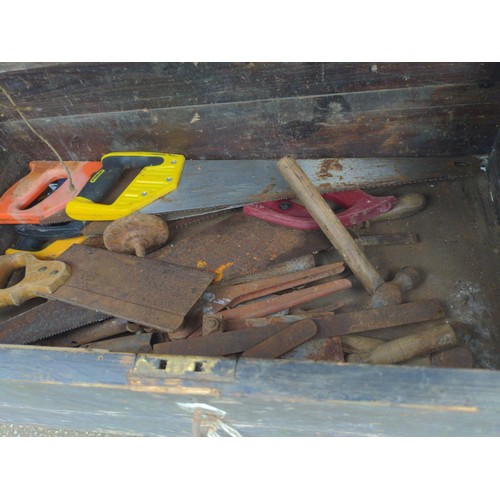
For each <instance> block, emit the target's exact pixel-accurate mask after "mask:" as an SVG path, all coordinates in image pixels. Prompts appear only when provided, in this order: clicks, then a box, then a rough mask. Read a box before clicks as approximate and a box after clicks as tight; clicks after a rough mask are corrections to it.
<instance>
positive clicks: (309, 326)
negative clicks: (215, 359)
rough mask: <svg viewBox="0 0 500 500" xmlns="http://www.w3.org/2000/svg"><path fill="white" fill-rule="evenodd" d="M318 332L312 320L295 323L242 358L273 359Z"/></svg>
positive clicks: (246, 352)
mask: <svg viewBox="0 0 500 500" xmlns="http://www.w3.org/2000/svg"><path fill="white" fill-rule="evenodd" d="M317 331H318V327H317V326H316V323H315V322H314V321H313V320H312V319H305V320H302V321H297V322H296V323H293V324H291V325H289V326H286V327H285V328H283V329H282V330H280V331H279V332H278V333H276V334H275V335H272V336H271V337H268V338H267V339H265V340H263V341H262V342H260V343H258V344H257V345H254V346H253V347H251V348H250V349H247V350H246V351H244V352H243V353H242V355H241V357H242V358H261V359H275V358H279V357H280V356H283V355H284V354H286V353H287V352H289V351H291V350H293V349H295V348H296V347H298V346H299V345H301V344H303V343H304V342H307V341H308V340H310V339H312V338H313V337H314V336H315V335H316V333H317Z"/></svg>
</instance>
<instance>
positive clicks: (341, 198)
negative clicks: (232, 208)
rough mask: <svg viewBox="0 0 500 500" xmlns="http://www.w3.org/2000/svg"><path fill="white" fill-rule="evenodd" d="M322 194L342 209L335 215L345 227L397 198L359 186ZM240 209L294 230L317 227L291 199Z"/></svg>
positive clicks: (369, 216)
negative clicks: (365, 189)
mask: <svg viewBox="0 0 500 500" xmlns="http://www.w3.org/2000/svg"><path fill="white" fill-rule="evenodd" d="M322 196H323V198H324V199H325V200H327V201H331V202H333V203H335V204H336V205H339V206H341V207H343V208H345V210H343V211H341V212H339V213H337V214H336V215H337V217H338V219H339V220H340V222H342V224H343V225H344V226H346V227H349V226H353V225H354V224H360V223H361V222H364V221H367V220H369V219H372V218H373V217H375V216H377V215H380V214H383V213H385V212H388V211H389V210H391V209H392V208H393V207H394V205H395V204H396V201H397V200H396V198H395V197H394V196H372V195H370V194H368V193H365V192H364V191H361V190H360V189H356V190H353V191H342V192H339V193H326V194H323V195H322ZM243 212H244V213H246V214H247V215H251V216H252V217H256V218H258V219H262V220H265V221H267V222H272V223H274V224H279V225H281V226H286V227H291V228H294V229H304V230H312V229H319V226H318V224H317V223H316V221H315V220H314V219H313V218H312V217H311V216H310V215H309V212H308V211H307V209H306V208H305V207H304V206H302V205H300V204H299V203H295V202H293V201H291V200H282V201H266V202H263V203H256V204H254V205H247V206H245V207H243Z"/></svg>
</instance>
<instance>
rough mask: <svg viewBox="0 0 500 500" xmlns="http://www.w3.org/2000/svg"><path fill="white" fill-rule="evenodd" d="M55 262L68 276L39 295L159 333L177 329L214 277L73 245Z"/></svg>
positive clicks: (177, 266)
mask: <svg viewBox="0 0 500 500" xmlns="http://www.w3.org/2000/svg"><path fill="white" fill-rule="evenodd" d="M59 260H61V261H62V262H64V263H66V264H68V265H69V267H70V268H71V276H70V277H69V278H68V280H67V281H66V282H65V283H64V285H61V286H60V287H59V288H58V289H57V290H56V291H55V292H53V293H51V294H50V295H48V294H40V295H42V296H43V297H46V298H49V299H54V300H56V301H61V302H69V303H70V304H74V305H78V306H81V307H84V308H86V309H91V310H94V311H96V310H98V311H101V312H103V313H105V314H107V315H108V316H114V317H116V318H123V319H126V320H128V321H131V322H132V323H137V324H140V325H144V326H150V327H153V328H157V329H159V330H161V331H173V330H175V329H176V328H178V327H179V326H180V325H181V323H182V321H183V320H184V317H185V315H186V314H187V313H188V312H189V310H190V309H191V308H192V307H193V305H194V304H195V302H196V301H197V300H199V298H200V297H201V296H202V294H203V292H204V291H205V289H206V288H207V287H208V285H209V284H210V283H211V282H212V280H213V278H214V274H213V273H210V272H208V271H204V270H201V269H196V268H189V267H185V266H180V265H175V264H170V263H167V262H160V261H158V260H153V259H149V258H141V257H136V256H132V255H125V254H119V253H115V252H109V251H108V250H103V249H100V248H92V247H86V246H84V245H72V246H71V247H69V249H68V250H66V251H65V252H64V253H63V254H61V256H60V257H59Z"/></svg>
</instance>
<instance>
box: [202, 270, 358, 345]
mask: <svg viewBox="0 0 500 500" xmlns="http://www.w3.org/2000/svg"><path fill="white" fill-rule="evenodd" d="M351 286H352V284H351V282H350V281H349V280H348V279H340V280H334V281H330V282H328V283H323V284H321V285H316V286H312V287H309V288H304V289H303V290H296V291H294V292H289V293H285V294H283V295H270V296H269V297H266V298H264V299H262V300H258V301H251V302H249V303H246V304H243V305H240V306H237V307H234V308H231V309H224V310H223V311H220V312H219V313H218V314H215V315H214V314H209V315H205V316H204V317H203V328H202V332H203V334H204V335H210V334H212V333H214V332H216V331H223V330H224V327H225V322H226V320H237V319H248V318H256V317H259V316H265V315H268V314H274V313H277V312H280V311H284V310H285V309H288V308H290V307H293V306H297V305H299V304H303V303H304V302H310V301H311V300H315V299H319V298H322V297H325V296H326V295H330V294H331V293H335V292H339V291H340V290H345V289H346V288H351Z"/></svg>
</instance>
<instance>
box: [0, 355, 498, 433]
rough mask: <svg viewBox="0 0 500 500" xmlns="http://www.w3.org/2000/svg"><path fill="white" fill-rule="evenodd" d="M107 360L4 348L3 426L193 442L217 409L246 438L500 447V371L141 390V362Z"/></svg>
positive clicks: (147, 381) (332, 376) (243, 371)
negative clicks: (462, 440) (201, 408)
mask: <svg viewBox="0 0 500 500" xmlns="http://www.w3.org/2000/svg"><path fill="white" fill-rule="evenodd" d="M99 356H100V354H99V353H90V352H83V353H80V352H68V351H60V350H44V352H43V354H40V350H39V349H26V348H24V349H19V348H10V347H9V348H7V347H2V348H1V349H0V421H1V422H8V423H16V424H28V423H29V424H38V425H45V426H48V427H54V426H58V427H63V428H67V429H74V430H93V431H96V430H100V431H103V430H105V431H113V432H121V433H125V434H132V435H146V436H148V435H150V436H151V435H162V436H188V435H191V432H192V430H191V421H192V416H193V414H192V409H191V410H190V409H189V408H190V407H189V405H193V404H194V405H200V404H208V405H210V406H212V407H214V408H216V409H219V410H222V411H224V412H226V416H225V417H224V422H226V423H228V424H229V425H231V426H232V427H234V428H235V429H236V430H238V431H239V432H240V433H241V434H242V435H243V436H374V435H377V436H498V435H500V423H499V422H500V419H499V416H500V397H499V393H500V391H499V389H500V373H499V372H496V371H487V370H484V371H483V370H475V371H470V370H449V369H429V368H417V367H413V368H410V367H406V368H404V367H397V366H393V367H377V366H368V365H341V364H340V365H339V364H333V363H311V362H298V361H285V360H278V361H263V360H262V361H259V360H243V359H241V360H239V361H238V362H237V363H236V362H231V361H230V360H224V365H227V364H228V363H229V365H231V363H232V364H233V367H234V371H233V372H231V370H229V372H228V375H227V376H226V377H222V378H221V379H220V380H217V377H213V376H212V378H210V376H211V375H213V372H210V371H208V372H205V373H204V372H203V371H201V372H197V373H184V374H179V373H177V374H175V375H169V374H163V373H162V371H163V370H162V369H158V370H157V371H156V373H147V374H146V375H145V376H144V377H143V378H142V384H140V385H137V380H140V379H141V373H138V372H137V371H136V367H137V366H138V364H139V360H140V359H143V358H142V357H139V358H137V361H136V364H135V365H134V366H135V368H134V367H133V366H132V365H131V363H130V361H131V359H130V355H126V356H123V355H120V354H105V355H104V356H105V358H106V360H102V361H99V360H98V357H99ZM72 358H75V359H72ZM148 359H150V360H151V359H154V357H149V358H148ZM166 359H172V358H166ZM203 361H204V362H206V361H207V360H206V359H205V360H203ZM208 361H210V362H211V361H212V360H208ZM213 361H215V362H216V363H217V361H216V360H215V359H214V360H213ZM99 363H101V364H100V365H99ZM62 367H66V368H67V369H68V370H69V373H67V374H65V373H64V370H62ZM105 367H109V373H106V371H105ZM215 369H216V368H215V367H214V370H215ZM134 371H135V377H136V378H135V379H134V380H135V382H133V381H131V376H132V374H134ZM127 378H128V380H129V382H127V381H126V380H127ZM203 388H205V389H207V392H206V394H205V395H204V394H203V393H202V389H203ZM138 389H140V390H138Z"/></svg>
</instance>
